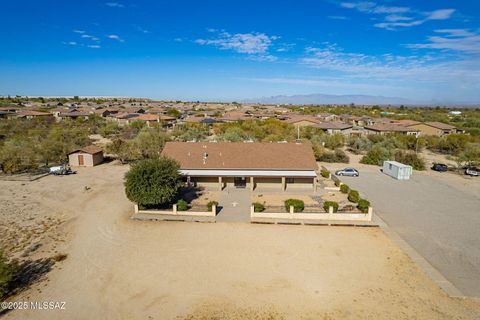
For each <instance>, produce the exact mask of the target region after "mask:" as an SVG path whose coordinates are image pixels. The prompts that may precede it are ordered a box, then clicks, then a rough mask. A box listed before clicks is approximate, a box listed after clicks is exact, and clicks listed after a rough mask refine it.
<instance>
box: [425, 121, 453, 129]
mask: <svg viewBox="0 0 480 320" xmlns="http://www.w3.org/2000/svg"><path fill="white" fill-rule="evenodd" d="M425 124H426V125H427V126H430V127H434V128H437V129H441V130H453V129H455V127H454V126H451V125H449V124H446V123H443V122H425Z"/></svg>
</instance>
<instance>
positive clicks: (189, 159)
mask: <svg viewBox="0 0 480 320" xmlns="http://www.w3.org/2000/svg"><path fill="white" fill-rule="evenodd" d="M162 155H164V156H167V157H170V158H173V159H175V160H177V161H178V162H179V163H180V172H181V174H182V175H183V176H184V177H185V178H186V180H187V181H188V182H190V183H193V184H194V185H200V186H206V187H215V188H219V189H220V190H223V189H224V188H225V187H227V188H228V187H240V188H242V187H247V186H248V187H249V188H250V189H251V190H254V189H255V188H275V189H281V190H285V189H286V188H287V186H288V188H309V189H311V188H313V187H315V183H316V176H317V175H316V170H317V163H316V161H315V157H314V155H313V150H312V146H311V145H310V144H309V143H307V144H300V143H299V144H296V143H248V142H167V143H166V144H165V147H164V149H163V151H162Z"/></svg>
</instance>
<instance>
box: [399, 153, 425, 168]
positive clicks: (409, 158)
mask: <svg viewBox="0 0 480 320" xmlns="http://www.w3.org/2000/svg"><path fill="white" fill-rule="evenodd" d="M395 161H398V162H400V163H403V164H407V165H410V166H412V167H413V169H415V170H425V161H424V160H423V159H422V158H420V157H419V156H418V155H417V154H416V153H415V152H411V151H410V152H408V151H402V150H397V151H396V152H395Z"/></svg>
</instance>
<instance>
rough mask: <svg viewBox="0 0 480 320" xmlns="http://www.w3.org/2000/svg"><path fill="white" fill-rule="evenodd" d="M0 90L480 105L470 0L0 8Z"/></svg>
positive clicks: (30, 3)
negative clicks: (372, 98)
mask: <svg viewBox="0 0 480 320" xmlns="http://www.w3.org/2000/svg"><path fill="white" fill-rule="evenodd" d="M0 6H1V8H2V19H0V30H1V32H0V95H7V94H11V95H15V94H19V95H42V96H48V95H96V96H138V97H150V98H158V99H183V100H210V101H214V100H241V99H246V98H253V97H263V96H272V95H295V94H313V93H324V94H367V95H383V96H395V97H404V98H410V99H414V100H421V101H435V102H455V101H461V102H480V23H479V20H480V1H471V0H470V1H466V0H458V1H443V0H435V1H427V0H424V1H394V0H389V1H387V0H383V1H353V0H352V1H350V0H345V1H336V0H323V1H322V0H316V1H307V0H297V1H250V0H244V1H235V2H234V1H185V0H180V1H141V0H122V1H115V0H106V1H88V0H87V1H64V0H63V1H49V0H45V1H36V0H35V1H34V0H27V1H25V0H24V1H2V3H0Z"/></svg>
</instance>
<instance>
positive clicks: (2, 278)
mask: <svg viewBox="0 0 480 320" xmlns="http://www.w3.org/2000/svg"><path fill="white" fill-rule="evenodd" d="M15 269H16V268H15V265H14V264H13V263H9V262H8V260H7V258H6V257H5V256H4V254H3V252H2V251H0V298H3V297H5V296H6V295H7V294H8V293H9V291H10V287H11V284H12V281H13V278H14V276H15Z"/></svg>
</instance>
